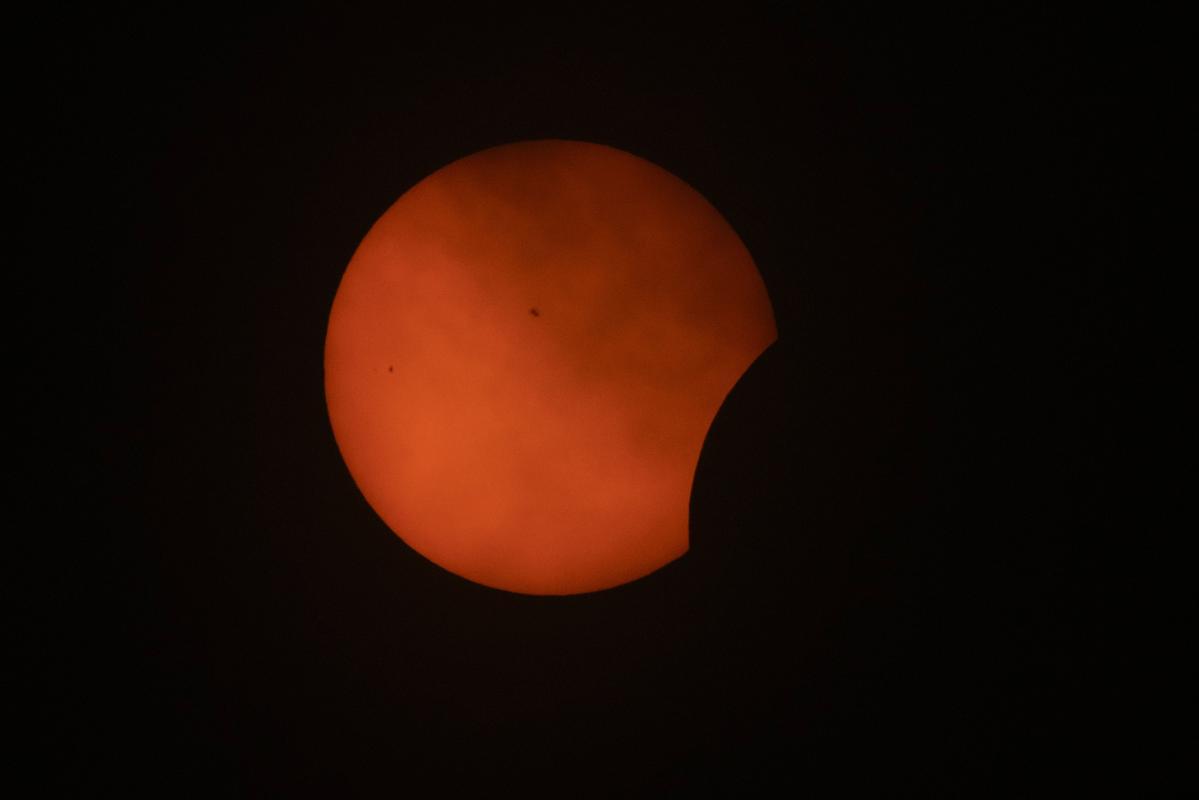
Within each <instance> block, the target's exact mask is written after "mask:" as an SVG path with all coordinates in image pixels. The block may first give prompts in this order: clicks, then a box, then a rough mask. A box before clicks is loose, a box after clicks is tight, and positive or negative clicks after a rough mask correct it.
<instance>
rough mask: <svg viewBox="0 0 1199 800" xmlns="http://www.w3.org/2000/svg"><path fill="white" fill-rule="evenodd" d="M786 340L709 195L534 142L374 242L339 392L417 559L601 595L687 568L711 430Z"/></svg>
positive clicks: (438, 180) (356, 278)
mask: <svg viewBox="0 0 1199 800" xmlns="http://www.w3.org/2000/svg"><path fill="white" fill-rule="evenodd" d="M775 338H776V330H775V322H774V314H773V312H772V309H771V305H770V299H769V297H768V296H767V293H766V289H765V286H764V284H763V282H762V278H761V276H760V275H759V273H758V270H757V267H756V266H755V265H754V262H753V259H752V258H751V257H750V254H749V252H748V251H747V250H746V248H745V246H744V245H743V244H742V242H741V240H740V239H739V238H738V236H737V234H736V233H735V232H734V231H733V229H732V228H731V227H730V226H729V225H728V223H727V222H725V220H724V218H723V217H721V215H720V213H719V212H717V211H716V209H714V208H713V207H712V206H711V205H710V204H709V203H708V202H707V201H706V200H705V199H704V198H703V197H702V196H701V195H700V194H699V193H698V192H696V191H695V190H694V189H692V188H691V187H690V186H688V185H687V184H686V183H684V182H683V181H681V180H679V179H678V178H676V177H675V176H673V175H671V174H670V173H669V172H666V171H665V170H663V169H661V168H659V167H657V166H655V165H654V164H651V163H649V162H648V161H645V160H643V159H641V158H638V157H636V156H633V155H630V154H629V153H626V152H623V151H620V150H616V149H613V148H611V147H606V146H602V145H597V144H589V143H584V142H574V141H556V140H553V141H532V142H520V143H516V144H509V145H503V146H500V147H494V148H491V149H488V150H484V151H482V152H479V153H475V154H474V155H470V156H467V157H466V158H463V159H460V160H458V161H455V162H454V163H452V164H450V165H448V166H446V167H444V168H442V169H440V170H438V171H437V172H434V173H433V174H432V175H430V176H428V177H427V178H425V179H424V180H422V181H421V182H420V183H418V184H417V185H416V186H414V187H413V188H412V189H410V190H409V191H408V192H406V193H405V194H404V195H403V196H401V197H400V199H399V200H397V201H396V202H395V204H394V205H392V206H391V208H389V209H388V210H387V212H386V213H384V214H383V216H382V217H380V218H379V220H378V221H377V222H376V223H375V224H374V226H373V227H372V228H371V229H370V231H369V233H368V234H367V235H366V238H364V239H363V241H362V243H361V244H360V245H359V247H358V249H357V251H356V252H355V253H354V255H353V258H352V259H351V260H350V263H349V266H347V267H346V270H345V274H344V275H343V276H342V279H341V283H340V285H339V286H338V289H337V295H336V297H335V298H334V301H333V307H332V310H331V312H330V315H329V327H328V332H327V337H326V342H325V396H326V401H327V403H328V410H329V419H330V422H331V424H332V428H333V434H334V437H335V438H336V440H337V444H338V447H339V448H340V451H341V455H342V457H343V458H344V459H345V463H346V466H347V467H348V468H349V471H350V474H351V476H352V477H353V479H354V481H355V483H356V484H357V485H358V488H359V489H360V490H361V491H362V494H363V496H364V497H365V498H366V501H367V502H368V503H369V504H370V505H371V507H372V508H373V509H374V510H375V512H376V513H378V515H379V516H380V517H381V518H382V519H383V521H384V522H385V523H387V525H388V526H389V527H390V528H391V530H392V531H394V532H395V533H396V535H398V536H399V537H400V538H401V539H403V540H404V541H405V542H406V543H407V544H408V545H410V546H411V547H412V548H413V549H414V550H416V551H417V552H419V553H421V554H422V555H424V556H425V557H426V558H428V559H429V560H431V561H433V562H434V563H436V564H438V565H440V566H442V567H444V568H445V569H447V570H449V571H450V572H453V573H455V574H457V575H459V576H461V577H463V578H466V579H468V580H471V581H475V582H477V583H480V584H484V585H486V586H491V587H495V588H497V589H504V590H507V591H512V592H521V593H527V594H549V595H563V594H575V593H579V592H591V591H596V590H600V589H606V588H609V587H613V586H617V585H619V584H622V583H626V582H628V581H632V580H635V579H637V578H640V577H643V576H645V575H647V574H649V573H651V572H653V571H654V570H656V569H658V568H660V567H662V566H664V565H666V564H668V563H670V562H671V561H673V560H674V559H676V558H678V557H679V556H681V555H683V554H684V553H685V552H686V551H687V547H688V506H689V500H690V494H691V481H692V477H693V475H694V472H695V466H696V463H697V461H698V459H699V454H700V448H701V446H702V445H703V442H704V437H705V436H706V434H707V431H708V426H709V425H710V424H711V422H712V420H713V418H714V417H715V416H716V412H717V411H718V410H719V408H720V405H721V403H722V402H723V401H724V398H725V396H726V395H727V394H728V392H729V391H730V390H731V389H732V387H733V385H734V384H735V383H736V382H737V380H738V379H739V378H740V377H741V375H742V374H743V373H744V372H745V370H746V369H748V368H749V366H750V365H751V364H752V363H753V362H754V360H755V359H756V358H757V357H758V356H759V355H760V354H761V353H762V351H763V350H765V349H766V347H768V346H769V345H770V344H771V342H773V341H774V340H775Z"/></svg>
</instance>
